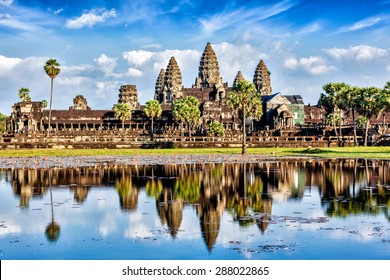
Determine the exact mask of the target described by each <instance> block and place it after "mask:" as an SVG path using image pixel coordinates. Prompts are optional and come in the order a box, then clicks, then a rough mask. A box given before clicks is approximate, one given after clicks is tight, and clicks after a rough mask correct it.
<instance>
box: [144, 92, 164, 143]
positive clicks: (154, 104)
mask: <svg viewBox="0 0 390 280" xmlns="http://www.w3.org/2000/svg"><path fill="white" fill-rule="evenodd" d="M144 112H145V114H146V116H148V117H150V119H151V120H152V128H151V134H152V139H153V132H154V126H153V120H154V118H159V117H160V116H161V114H162V109H161V105H160V102H158V101H157V100H155V99H153V100H149V101H147V102H146V103H145V109H144Z"/></svg>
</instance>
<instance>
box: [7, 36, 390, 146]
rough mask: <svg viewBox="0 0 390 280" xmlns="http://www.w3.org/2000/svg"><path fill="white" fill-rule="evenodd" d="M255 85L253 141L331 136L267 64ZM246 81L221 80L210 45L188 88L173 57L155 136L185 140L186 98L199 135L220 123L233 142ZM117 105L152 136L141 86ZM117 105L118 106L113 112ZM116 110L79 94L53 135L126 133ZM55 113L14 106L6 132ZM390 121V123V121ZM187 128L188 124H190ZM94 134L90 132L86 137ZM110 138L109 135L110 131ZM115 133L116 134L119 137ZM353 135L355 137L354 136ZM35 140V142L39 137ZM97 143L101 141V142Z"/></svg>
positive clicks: (127, 88) (319, 116) (320, 114)
mask: <svg viewBox="0 0 390 280" xmlns="http://www.w3.org/2000/svg"><path fill="white" fill-rule="evenodd" d="M253 73H254V74H253V84H254V85H255V88H256V90H257V91H258V92H259V93H260V95H261V101H262V106H263V108H262V109H263V115H262V117H261V119H260V120H254V119H247V120H246V122H245V123H246V126H248V127H247V132H248V135H249V136H251V135H252V136H253V135H257V136H262V135H267V136H281V135H290V136H291V135H293V136H297V135H318V134H319V135H322V136H323V135H326V133H329V135H331V133H332V132H331V130H329V131H328V132H327V131H326V128H325V127H326V116H327V114H329V112H327V111H326V108H325V107H323V106H321V105H320V104H319V105H314V106H311V105H305V104H304V101H303V99H302V97H301V96H300V95H299V93H298V94H296V95H285V94H283V93H281V92H273V91H272V87H271V72H270V71H269V70H268V68H267V66H266V64H265V62H264V60H263V59H261V60H260V61H259V62H258V64H257V66H256V68H255V69H254V72H253ZM245 79H246V78H245V77H244V76H243V74H242V73H241V71H240V69H237V75H236V77H235V79H234V81H233V82H232V85H231V86H229V85H228V82H227V81H224V80H223V78H222V77H221V75H220V69H219V63H218V59H217V55H216V53H215V51H214V49H213V47H212V45H211V44H210V43H207V45H206V47H205V49H204V51H203V53H202V56H201V57H200V61H199V69H198V75H197V76H196V77H195V81H194V84H192V85H191V87H185V86H184V85H183V82H182V74H181V70H180V66H179V64H178V63H177V61H176V59H175V57H171V58H170V60H169V61H168V64H167V66H166V68H165V69H161V70H160V72H159V73H158V75H157V79H156V83H155V93H154V99H155V100H157V101H158V102H159V103H160V104H161V106H162V109H163V112H162V115H161V116H160V117H159V118H156V119H155V122H154V123H155V125H154V130H155V131H154V132H155V133H156V134H157V135H158V136H160V137H171V136H179V135H180V129H179V124H178V123H177V122H176V121H175V119H174V117H173V115H172V108H173V104H174V103H175V101H176V100H178V99H181V98H184V97H186V96H193V97H195V98H197V99H198V100H199V103H200V108H199V109H200V112H201V122H200V124H199V126H198V127H197V128H196V132H195V133H194V134H193V135H194V136H207V129H208V125H209V124H210V123H211V122H216V121H218V122H220V123H221V124H222V125H223V128H224V131H225V136H226V137H231V138H232V139H233V138H234V137H236V136H237V135H239V134H240V132H241V130H242V127H241V125H242V121H240V118H241V116H240V114H237V113H235V112H234V111H232V110H231V109H230V108H229V107H228V106H227V104H226V101H227V95H228V93H229V92H231V91H232V90H233V87H234V85H236V84H237V83H239V82H240V81H243V80H245ZM117 103H126V104H128V105H129V107H130V108H131V110H132V116H131V118H130V119H126V120H125V121H124V131H122V133H126V134H129V135H135V136H142V135H145V136H148V135H149V134H150V119H149V118H148V117H147V116H146V114H145V112H144V108H145V106H144V105H141V104H140V103H139V101H138V92H137V87H136V85H122V86H121V87H120V88H119V94H118V101H117ZM114 106H115V104H113V107H114ZM113 107H112V109H107V110H93V109H91V108H90V107H89V106H88V104H87V100H86V98H85V97H84V96H82V95H77V96H76V97H75V98H74V100H73V106H70V107H69V110H52V119H51V122H50V125H51V127H50V130H51V131H52V132H53V133H52V135H54V136H55V135H57V136H58V135H62V136H63V135H69V136H71V135H75V134H74V132H75V131H79V132H81V131H83V134H84V135H92V136H93V135H94V134H98V133H100V134H99V135H101V134H102V131H106V132H107V131H111V132H112V131H120V130H122V122H121V121H120V120H118V119H116V118H115V114H114V111H113ZM343 113H344V116H343V118H344V122H345V123H348V121H349V119H350V115H348V114H347V112H343ZM48 116H49V111H48V110H47V108H45V107H44V104H43V103H42V102H36V101H22V102H17V103H15V104H14V106H13V107H12V114H11V116H10V118H9V121H8V126H7V127H6V130H7V131H8V134H13V133H16V134H23V133H24V134H26V133H27V134H35V135H37V136H36V137H39V133H41V132H44V131H47V130H48V129H49V127H48V125H49V121H48ZM385 120H387V122H386V121H385ZM389 120H390V113H389V112H385V113H384V115H383V121H381V120H378V119H375V120H374V119H373V120H372V125H379V126H381V127H382V132H383V133H384V132H385V131H386V129H387V128H388V122H389ZM184 126H185V125H184ZM86 131H88V133H87V132H86ZM107 133H108V132H107ZM113 134H115V133H113ZM349 135H350V134H349ZM34 137H35V136H33V137H30V138H34ZM96 141H97V140H96Z"/></svg>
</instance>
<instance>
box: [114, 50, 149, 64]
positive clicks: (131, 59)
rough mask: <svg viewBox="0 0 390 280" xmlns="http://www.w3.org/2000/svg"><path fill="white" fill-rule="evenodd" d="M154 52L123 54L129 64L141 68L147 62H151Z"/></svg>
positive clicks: (128, 52)
mask: <svg viewBox="0 0 390 280" xmlns="http://www.w3.org/2000/svg"><path fill="white" fill-rule="evenodd" d="M153 55H154V53H153V52H150V51H144V50H138V51H127V52H124V53H123V54H122V57H123V59H124V60H126V61H127V63H129V64H134V65H135V66H141V65H143V64H145V63H146V62H148V61H150V59H151V58H152V56H153Z"/></svg>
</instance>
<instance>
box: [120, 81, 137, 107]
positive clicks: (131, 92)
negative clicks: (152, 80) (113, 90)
mask: <svg viewBox="0 0 390 280" xmlns="http://www.w3.org/2000/svg"><path fill="white" fill-rule="evenodd" d="M118 103H127V104H128V105H129V106H130V108H131V109H132V110H135V109H138V108H139V106H140V104H139V102H138V91H137V87H136V86H135V85H123V86H121V88H120V89H119V100H118Z"/></svg>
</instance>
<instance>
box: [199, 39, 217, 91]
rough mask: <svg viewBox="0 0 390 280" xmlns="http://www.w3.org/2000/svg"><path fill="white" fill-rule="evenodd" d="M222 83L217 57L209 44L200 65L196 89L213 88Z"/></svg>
mask: <svg viewBox="0 0 390 280" xmlns="http://www.w3.org/2000/svg"><path fill="white" fill-rule="evenodd" d="M220 83H221V77H220V74H219V65H218V60H217V56H216V55H215V52H214V50H213V48H212V46H211V44H210V42H208V43H207V45H206V48H205V49H204V51H203V54H202V57H201V59H200V63H199V74H198V77H197V78H196V79H195V85H194V88H201V87H208V88H211V87H213V86H214V85H216V84H220Z"/></svg>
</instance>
